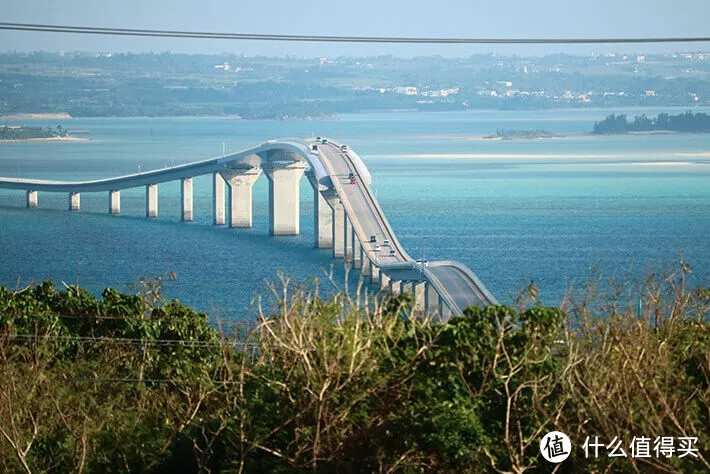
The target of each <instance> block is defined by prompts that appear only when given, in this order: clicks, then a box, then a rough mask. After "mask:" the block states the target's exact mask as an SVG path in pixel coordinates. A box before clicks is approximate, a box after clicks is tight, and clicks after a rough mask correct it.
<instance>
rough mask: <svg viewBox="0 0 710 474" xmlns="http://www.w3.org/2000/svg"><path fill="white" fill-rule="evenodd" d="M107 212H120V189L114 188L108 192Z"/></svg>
mask: <svg viewBox="0 0 710 474" xmlns="http://www.w3.org/2000/svg"><path fill="white" fill-rule="evenodd" d="M108 213H109V214H120V213H121V191H116V190H114V191H109V192H108Z"/></svg>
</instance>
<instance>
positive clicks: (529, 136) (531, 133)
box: [483, 129, 560, 140]
mask: <svg viewBox="0 0 710 474" xmlns="http://www.w3.org/2000/svg"><path fill="white" fill-rule="evenodd" d="M559 137H560V135H555V134H554V133H552V132H550V131H549V130H542V129H538V130H514V129H511V130H504V129H498V130H496V134H495V135H488V136H486V137H483V139H484V140H536V139H538V138H559Z"/></svg>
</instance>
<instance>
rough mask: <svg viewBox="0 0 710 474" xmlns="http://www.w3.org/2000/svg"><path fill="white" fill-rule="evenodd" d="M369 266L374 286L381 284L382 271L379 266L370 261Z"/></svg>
mask: <svg viewBox="0 0 710 474" xmlns="http://www.w3.org/2000/svg"><path fill="white" fill-rule="evenodd" d="M369 266H370V282H371V283H372V284H373V285H379V283H380V269H379V267H378V266H377V265H375V263H374V262H373V261H372V260H370V263H369Z"/></svg>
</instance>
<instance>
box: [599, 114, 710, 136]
mask: <svg viewBox="0 0 710 474" xmlns="http://www.w3.org/2000/svg"><path fill="white" fill-rule="evenodd" d="M653 131H669V132H710V115H709V114H706V113H702V112H698V113H696V114H694V113H691V112H690V111H688V112H685V113H682V114H678V115H669V114H667V113H660V114H658V115H657V116H656V117H647V116H646V115H645V114H644V115H637V116H636V117H635V118H634V120H633V122H630V121H628V120H627V118H626V114H620V115H614V114H611V115H609V116H607V118H605V119H604V120H602V121H601V122H595V123H594V129H593V130H592V133H595V134H616V133H628V132H653Z"/></svg>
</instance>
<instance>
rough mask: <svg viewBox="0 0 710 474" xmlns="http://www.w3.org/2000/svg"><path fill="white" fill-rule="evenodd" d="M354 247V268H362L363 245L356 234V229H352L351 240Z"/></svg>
mask: <svg viewBox="0 0 710 474" xmlns="http://www.w3.org/2000/svg"><path fill="white" fill-rule="evenodd" d="M350 242H351V245H352V256H353V268H362V245H361V244H360V239H358V237H357V234H356V233H355V228H354V227H353V228H352V237H351V239H350Z"/></svg>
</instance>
